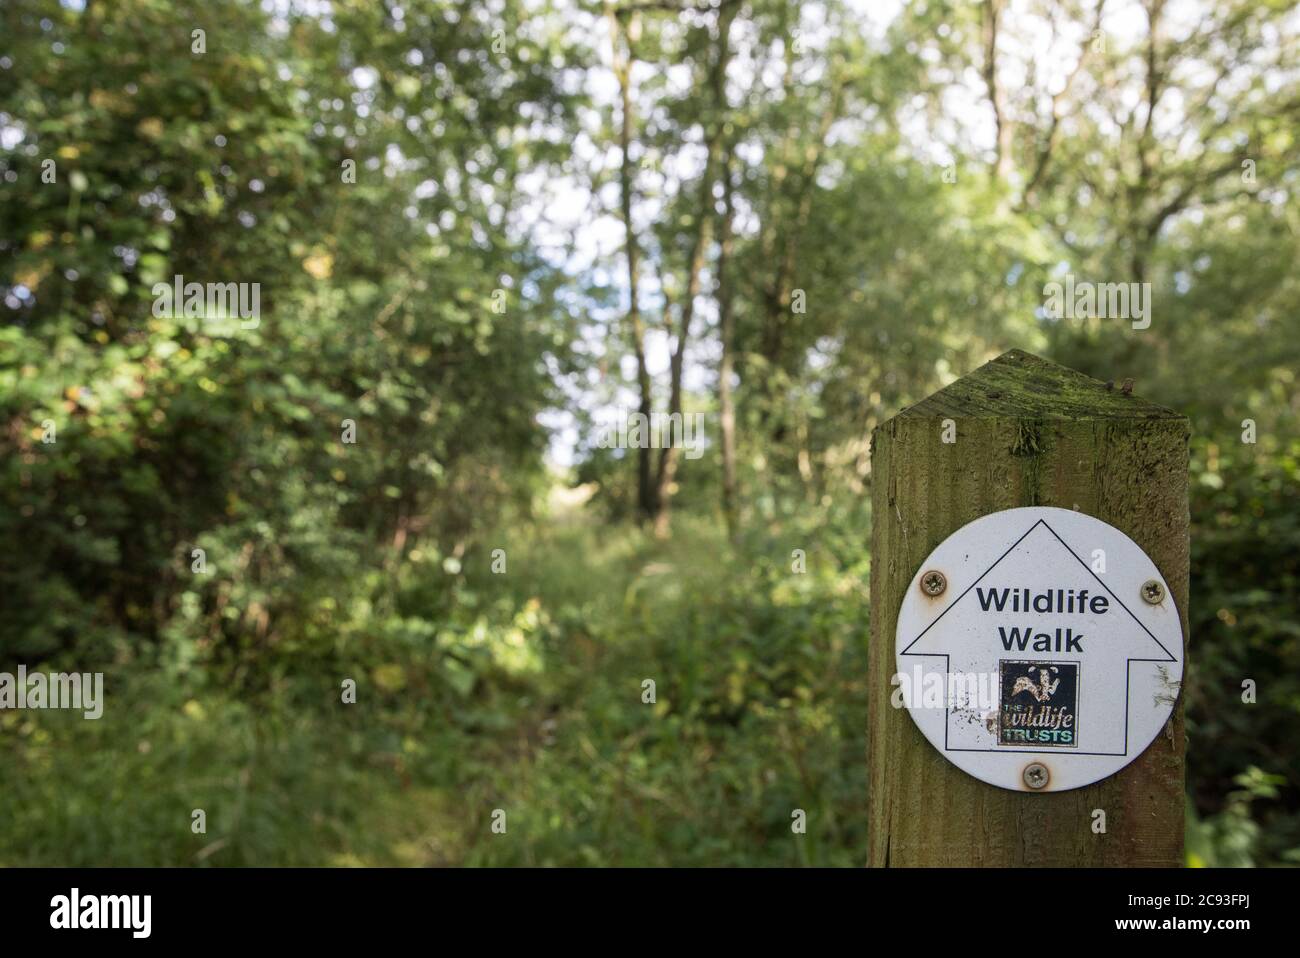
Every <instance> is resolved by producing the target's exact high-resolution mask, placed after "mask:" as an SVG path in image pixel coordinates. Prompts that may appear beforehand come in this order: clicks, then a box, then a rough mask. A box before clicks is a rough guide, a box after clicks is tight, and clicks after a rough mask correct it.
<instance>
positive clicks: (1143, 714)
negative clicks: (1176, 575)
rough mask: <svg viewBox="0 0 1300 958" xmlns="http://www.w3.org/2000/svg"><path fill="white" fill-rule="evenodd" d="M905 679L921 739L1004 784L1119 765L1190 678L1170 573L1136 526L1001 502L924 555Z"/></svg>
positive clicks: (904, 634) (1025, 787)
mask: <svg viewBox="0 0 1300 958" xmlns="http://www.w3.org/2000/svg"><path fill="white" fill-rule="evenodd" d="M895 650H896V654H897V668H898V674H897V675H896V676H895V679H894V683H895V685H896V686H897V687H898V690H899V691H897V692H895V693H894V695H895V699H894V701H895V703H896V704H897V702H898V696H899V695H900V694H901V696H902V702H903V703H904V704H906V706H907V710H908V711H909V712H910V713H911V715H912V718H913V720H914V721H915V722H916V725H917V727H918V728H919V729H920V730H921V732H922V734H924V735H925V737H926V738H927V739H929V741H930V744H931V745H933V746H934V747H935V748H937V749H938V750H939V751H940V752H941V753H942V754H943V756H944V758H946V759H948V761H950V762H952V763H953V764H954V765H956V766H957V767H958V768H960V769H962V771H964V772H967V773H968V774H970V775H973V776H975V777H976V778H978V779H980V780H982V781H985V782H988V783H989V784H990V785H997V786H999V787H1001V788H1009V789H1015V790H1017V791H1027V792H1059V791H1064V790H1066V789H1071V788H1080V787H1081V786H1084V785H1089V784H1091V783H1093V782H1096V781H1098V780H1099V779H1103V778H1105V777H1107V776H1108V775H1113V774H1114V773H1115V772H1118V771H1119V770H1120V769H1121V768H1123V767H1124V766H1125V765H1127V764H1128V763H1129V762H1131V761H1133V759H1135V758H1137V756H1138V755H1139V754H1141V753H1142V751H1143V750H1144V749H1145V748H1146V747H1147V746H1148V745H1150V744H1151V742H1152V740H1153V739H1154V738H1155V737H1156V735H1158V734H1159V732H1160V730H1161V729H1162V728H1163V727H1164V724H1165V722H1166V721H1168V719H1169V716H1170V714H1171V713H1172V712H1173V708H1174V703H1175V702H1176V701H1177V698H1178V692H1179V688H1180V686H1181V683H1182V678H1183V632H1182V627H1181V625H1180V623H1179V620H1178V610H1177V609H1176V608H1175V607H1174V601H1173V598H1172V597H1171V595H1170V592H1169V586H1168V584H1167V583H1166V582H1165V580H1164V579H1163V578H1162V577H1161V575H1160V572H1159V571H1158V570H1157V569H1156V566H1155V563H1154V562H1152V561H1151V559H1150V558H1149V557H1148V556H1147V554H1146V553H1145V552H1143V551H1142V549H1141V547H1139V546H1138V544H1137V543H1135V542H1134V541H1133V540H1132V539H1130V538H1129V537H1128V536H1126V535H1125V534H1124V533H1122V532H1120V531H1119V530H1118V529H1116V528H1115V527H1114V526H1110V525H1107V524H1106V523H1105V522H1102V521H1101V520H1100V519H1094V518H1093V517H1092V516H1087V515H1084V514H1083V513H1081V512H1071V511H1070V510H1068V509H1055V508H1048V507H1038V506H1036V507H1031V508H1024V509H1008V510H1006V511H1003V512H994V513H991V514H989V515H986V516H983V517H981V518H979V519H976V520H975V521H974V522H971V523H969V524H968V525H965V526H963V527H962V528H961V529H958V530H957V531H956V532H955V533H953V534H952V535H951V536H949V537H948V538H947V539H945V540H944V541H943V543H942V544H941V545H940V546H939V547H938V548H937V549H935V550H934V551H933V552H932V553H930V555H929V557H928V558H927V559H926V560H925V562H924V563H922V565H921V567H920V568H919V569H917V571H916V575H915V576H914V577H913V579H912V582H911V584H910V585H909V587H908V589H907V593H906V595H905V596H904V597H903V604H902V608H901V609H900V610H899V614H898V631H897V635H896V645H895Z"/></svg>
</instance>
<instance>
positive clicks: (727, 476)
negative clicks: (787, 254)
mask: <svg viewBox="0 0 1300 958" xmlns="http://www.w3.org/2000/svg"><path fill="white" fill-rule="evenodd" d="M722 202H723V213H722V225H721V226H720V227H719V228H718V242H719V246H718V283H717V294H716V295H717V298H718V337H719V338H720V339H721V340H722V359H721V361H720V362H719V363H718V418H719V420H720V422H719V427H720V430H721V433H722V436H721V444H722V518H723V520H724V521H725V522H726V524H727V535H728V537H729V538H730V539H731V541H732V542H735V541H736V537H737V534H738V531H739V528H738V523H737V514H736V513H737V509H736V410H735V407H734V405H733V404H732V396H731V377H732V373H733V369H734V367H735V355H734V354H733V352H732V341H733V339H734V338H735V331H736V314H735V303H734V301H733V299H732V292H733V290H732V285H731V276H730V274H729V272H728V268H729V265H730V261H731V253H732V249H733V247H734V245H735V240H734V237H733V236H732V232H731V228H732V197H731V154H730V152H728V153H727V155H726V156H725V157H724V158H723V161H722Z"/></svg>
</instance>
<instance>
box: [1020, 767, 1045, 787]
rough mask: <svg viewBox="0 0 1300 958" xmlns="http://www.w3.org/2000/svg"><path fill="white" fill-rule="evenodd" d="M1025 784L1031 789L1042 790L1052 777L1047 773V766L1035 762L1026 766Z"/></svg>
mask: <svg viewBox="0 0 1300 958" xmlns="http://www.w3.org/2000/svg"><path fill="white" fill-rule="evenodd" d="M1022 777H1023V778H1024V780H1025V784H1026V785H1028V786H1029V787H1030V788H1042V787H1043V786H1044V785H1046V784H1047V781H1048V779H1050V778H1051V777H1052V776H1051V774H1050V773H1049V772H1048V771H1047V766H1046V765H1044V764H1042V763H1041V762H1033V763H1031V764H1029V765H1026V766H1025V771H1024V775H1023V776H1022Z"/></svg>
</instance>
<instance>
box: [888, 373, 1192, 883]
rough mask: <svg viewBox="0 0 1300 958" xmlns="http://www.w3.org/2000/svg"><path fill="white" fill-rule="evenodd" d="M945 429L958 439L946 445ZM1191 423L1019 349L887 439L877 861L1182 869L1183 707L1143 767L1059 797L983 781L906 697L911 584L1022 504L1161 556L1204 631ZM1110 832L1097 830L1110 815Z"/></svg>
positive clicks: (1183, 612) (913, 415)
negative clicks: (901, 682)
mask: <svg viewBox="0 0 1300 958" xmlns="http://www.w3.org/2000/svg"><path fill="white" fill-rule="evenodd" d="M945 420H952V422H953V424H954V425H955V428H956V441H955V442H953V443H945V442H943V441H942V435H943V431H944V428H945V422H944V421H945ZM1188 433H1189V431H1188V422H1187V419H1186V418H1185V417H1183V416H1181V415H1179V414H1177V413H1175V412H1172V411H1171V410H1168V409H1165V408H1163V407H1161V406H1157V405H1155V404H1153V403H1150V402H1147V401H1146V400H1143V399H1140V398H1138V397H1137V396H1133V395H1129V394H1126V393H1125V392H1124V391H1123V389H1122V388H1121V387H1119V386H1108V385H1107V384H1106V383H1103V382H1099V381H1097V380H1095V379H1092V378H1091V377H1088V376H1085V375H1083V374H1082V373H1078V372H1075V371H1074V370H1071V369H1066V368H1065V367H1063V366H1058V365H1056V364H1055V363H1051V362H1048V361H1047V360H1044V359H1040V358H1039V357H1037V356H1032V355H1030V354H1028V353H1025V352H1021V351H1020V350H1012V351H1011V352H1008V353H1005V354H1004V355H1002V356H999V357H998V358H997V359H995V360H993V361H992V362H990V363H987V364H985V365H984V366H982V367H980V368H979V369H977V370H976V371H975V372H973V373H971V374H970V375H968V376H965V377H963V378H962V379H959V380H957V381H956V382H954V383H953V384H952V385H950V386H948V387H947V388H946V389H943V390H940V391H939V392H937V393H935V394H934V395H932V396H930V397H929V398H928V399H925V400H923V401H922V402H920V403H917V404H916V405H915V406H911V407H909V408H907V409H904V410H903V411H902V412H900V413H899V414H898V415H897V416H895V417H894V418H893V419H890V420H889V421H888V422H885V423H883V424H882V425H880V426H879V427H878V428H877V429H876V431H875V434H874V436H873V439H872V472H873V482H872V516H873V520H872V522H873V530H872V552H871V555H872V565H871V649H870V655H869V664H868V667H869V676H870V685H869V688H870V693H869V698H870V702H869V720H868V724H869V729H868V749H869V755H868V759H869V763H870V793H869V794H870V813H869V814H870V822H869V825H870V831H869V835H870V840H869V864H871V865H873V866H913V865H927V866H932V865H984V866H1017V865H1045V866H1053V865H1059V866H1098V865H1102V866H1156V865H1165V866H1168V865H1179V864H1182V861H1183V815H1184V807H1183V805H1184V797H1183V795H1184V792H1183V772H1184V768H1183V752H1184V733H1183V703H1182V699H1181V697H1180V699H1179V702H1178V705H1177V707H1176V709H1175V711H1174V715H1173V718H1172V719H1171V720H1170V721H1169V723H1168V724H1167V725H1166V727H1165V730H1164V732H1163V733H1162V734H1161V735H1160V736H1159V737H1158V738H1157V739H1156V740H1155V742H1153V743H1152V744H1151V746H1150V747H1149V748H1148V749H1147V750H1146V751H1145V752H1144V753H1143V754H1142V755H1140V756H1139V757H1138V758H1137V759H1136V760H1135V761H1133V762H1132V763H1131V764H1130V765H1128V766H1126V767H1125V768H1124V769H1123V770H1121V771H1120V772H1118V773H1117V774H1115V775H1113V776H1111V777H1110V778H1107V779H1103V780H1102V781H1100V782H1097V783H1095V784H1093V785H1090V786H1088V787H1086V788H1080V789H1074V790H1072V791H1067V792H1057V793H1052V794H1046V795H1035V794H1028V793H1018V792H1012V791H1007V790H1005V789H1000V788H996V787H994V786H992V785H987V784H985V783H983V782H981V781H979V780H978V779H975V778H972V777H971V776H969V775H967V774H966V773H965V772H962V771H961V770H960V769H958V768H957V767H956V766H954V765H952V764H951V763H949V762H948V761H947V760H946V759H945V758H944V757H943V756H942V755H941V754H940V753H939V752H938V751H937V750H936V749H935V748H933V747H932V746H931V745H930V744H929V743H928V742H927V741H926V740H925V739H924V738H923V737H922V735H921V733H920V731H919V730H918V729H917V727H916V725H915V724H914V723H913V721H912V719H911V717H910V716H909V715H908V713H907V711H906V709H895V708H893V707H892V705H891V704H890V695H891V693H892V691H893V687H892V686H891V684H890V680H891V678H892V677H893V675H894V673H895V671H896V668H895V658H894V629H895V625H896V623H897V620H898V610H899V605H900V603H901V602H902V600H903V594H904V591H905V590H906V589H907V587H908V585H909V584H910V582H911V580H912V576H913V575H915V573H916V571H917V569H918V568H919V566H920V564H921V562H922V561H923V560H924V559H925V557H926V556H927V555H929V553H930V552H931V550H933V549H934V548H935V547H936V546H938V545H939V544H940V543H941V542H942V541H943V540H944V539H945V538H947V537H948V536H949V535H951V534H952V533H953V532H955V531H957V530H958V529H960V528H961V527H962V526H964V525H965V524H966V523H968V522H970V521H972V520H973V519H976V518H978V517H980V516H982V515H985V514H987V513H990V512H996V511H998V510H1001V509H1011V508H1015V507H1017V506H1058V507H1061V508H1064V509H1077V510H1080V511H1082V512H1085V513H1087V514H1088V515H1091V516H1095V517H1097V518H1098V519H1102V520H1103V521H1105V522H1108V523H1110V524H1111V525H1112V526H1115V527H1116V528H1117V529H1120V530H1121V531H1123V532H1124V533H1126V534H1127V535H1128V536H1129V537H1130V538H1132V539H1133V540H1134V541H1135V542H1136V543H1137V544H1138V545H1140V546H1141V547H1142V548H1143V549H1144V550H1145V551H1146V553H1147V554H1148V555H1149V556H1150V557H1151V559H1152V560H1153V561H1154V562H1155V564H1156V566H1157V567H1158V568H1159V569H1160V572H1161V574H1162V575H1163V576H1164V578H1165V581H1166V582H1168V583H1169V586H1170V588H1171V589H1172V591H1173V598H1174V600H1175V602H1176V603H1177V605H1178V610H1179V616H1180V618H1181V620H1182V626H1183V635H1184V641H1186V635H1187V576H1188V564H1187V558H1188V512H1187V440H1188ZM1097 809H1100V810H1102V811H1103V812H1105V816H1106V817H1105V825H1106V831H1105V833H1104V834H1097V833H1095V832H1094V830H1093V828H1094V826H1093V823H1094V812H1095V810H1097Z"/></svg>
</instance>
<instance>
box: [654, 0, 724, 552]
mask: <svg viewBox="0 0 1300 958" xmlns="http://www.w3.org/2000/svg"><path fill="white" fill-rule="evenodd" d="M734 16H735V8H734V7H725V8H723V10H722V11H721V12H720V13H719V14H718V50H717V54H716V56H715V57H714V60H713V66H712V69H711V70H710V73H709V86H710V88H711V90H712V94H713V96H712V104H711V109H712V114H713V115H712V116H711V117H710V118H709V119H708V121H707V124H706V130H705V142H706V149H707V153H706V155H705V160H704V171H703V172H702V173H701V174H700V189H699V198H698V200H697V213H696V230H695V236H694V238H693V239H692V242H691V252H690V256H689V257H688V259H687V266H686V270H687V272H686V294H685V296H684V297H683V299H682V303H681V306H680V310H679V311H680V314H681V315H680V321H679V324H678V331H677V341H676V343H674V345H673V352H672V357H671V359H670V363H669V370H668V374H669V393H668V414H669V416H670V417H677V419H680V418H681V416H682V369H683V366H684V365H685V359H686V344H687V343H688V342H690V338H691V321H692V319H693V318H694V316H695V300H696V297H698V296H699V294H700V276H701V273H702V272H703V271H704V260H705V256H706V254H707V252H708V247H709V233H710V230H711V229H712V226H713V220H714V209H713V182H714V171H715V170H716V169H717V166H718V157H719V154H720V153H721V150H722V134H723V128H724V126H725V113H726V107H727V93H726V81H727V58H728V55H729V53H730V34H731V23H732V20H733V18H734ZM664 318H665V324H666V323H667V315H666V314H665V317H664ZM677 419H673V418H670V419H669V422H675V421H677ZM683 427H684V422H683ZM680 455H681V450H680V449H679V448H678V446H677V444H676V442H669V443H668V444H667V445H665V446H664V447H663V449H662V450H660V454H659V471H658V474H657V476H656V483H655V497H654V498H655V507H656V512H655V534H656V535H657V536H660V537H664V536H667V535H668V531H669V527H670V524H671V521H672V516H671V513H672V499H673V488H674V487H673V483H674V481H675V480H676V478H677V465H678V461H679V457H680Z"/></svg>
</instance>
